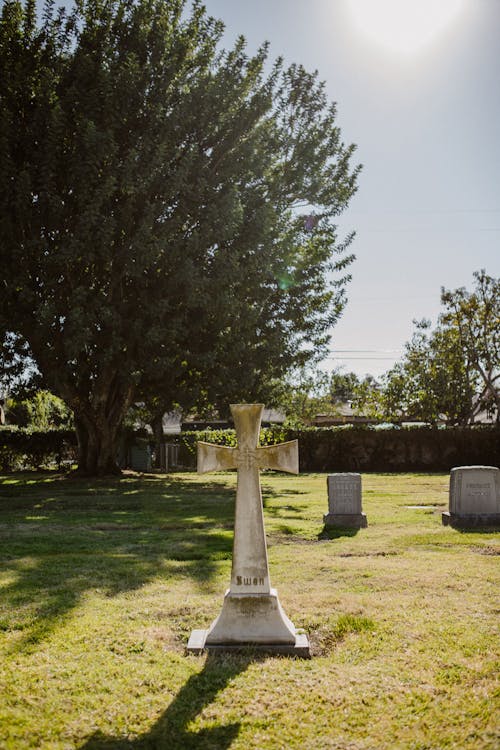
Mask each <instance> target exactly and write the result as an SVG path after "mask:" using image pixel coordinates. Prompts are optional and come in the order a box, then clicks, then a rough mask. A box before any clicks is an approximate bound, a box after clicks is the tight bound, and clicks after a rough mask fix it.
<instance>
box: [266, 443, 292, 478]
mask: <svg viewBox="0 0 500 750" xmlns="http://www.w3.org/2000/svg"><path fill="white" fill-rule="evenodd" d="M257 457H258V462H259V466H260V468H261V469H275V470H277V471H287V472H288V473H289V474H298V473H299V441H298V440H289V441H288V442H287V443H279V444H278V445H263V446H261V447H260V448H257Z"/></svg>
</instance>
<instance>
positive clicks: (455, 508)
mask: <svg viewBox="0 0 500 750" xmlns="http://www.w3.org/2000/svg"><path fill="white" fill-rule="evenodd" d="M442 522H443V524H444V525H445V526H448V525H451V526H457V527H468V526H499V525H500V469H498V468H497V467H496V466H457V467H455V468H454V469H452V470H451V472H450V492H449V509H448V511H446V512H445V513H443V515H442Z"/></svg>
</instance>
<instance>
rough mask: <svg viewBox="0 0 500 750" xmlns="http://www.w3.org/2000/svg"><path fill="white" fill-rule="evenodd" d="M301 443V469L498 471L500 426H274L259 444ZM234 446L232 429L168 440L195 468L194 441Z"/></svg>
mask: <svg viewBox="0 0 500 750" xmlns="http://www.w3.org/2000/svg"><path fill="white" fill-rule="evenodd" d="M295 438H297V439H298V440H299V459H300V470H301V471H321V472H323V471H330V472H337V471H340V472H342V471H356V472H358V471H381V472H393V471H394V472H404V471H408V472H411V471H449V470H450V469H452V468H453V467H454V466H470V465H485V466H499V467H500V429H499V428H498V427H490V426H478V427H460V428H459V427H453V428H446V429H440V428H431V427H418V428H416V427H407V428H400V429H398V428H392V429H384V430H382V429H374V428H370V427H358V426H356V427H354V426H351V425H345V426H341V427H311V428H305V429H302V430H291V429H284V428H282V427H275V428H273V427H271V428H266V429H263V430H261V439H260V442H261V445H266V444H267V445H272V444H274V443H279V442H282V441H286V440H293V439H295ZM198 440H204V441H206V442H211V443H217V444H219V445H232V446H234V445H236V435H235V432H234V430H204V431H200V432H185V433H182V435H179V436H175V438H174V437H172V438H169V442H176V443H178V444H179V445H180V450H179V463H180V464H182V465H183V466H185V467H190V468H194V467H195V466H196V442H197V441H198Z"/></svg>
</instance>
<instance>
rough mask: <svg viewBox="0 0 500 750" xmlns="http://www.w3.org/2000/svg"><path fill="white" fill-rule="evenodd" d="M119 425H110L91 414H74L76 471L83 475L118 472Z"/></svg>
mask: <svg viewBox="0 0 500 750" xmlns="http://www.w3.org/2000/svg"><path fill="white" fill-rule="evenodd" d="M120 427H121V423H120V424H119V425H114V426H111V425H109V424H107V423H106V422H103V421H102V420H96V419H95V418H93V415H89V414H82V415H79V416H78V417H77V416H76V415H75V429H76V437H77V442H78V473H79V474H83V475H85V476H104V475H106V474H115V475H116V474H120V473H121V470H120V467H119V465H118V458H119V456H118V452H119V428H120Z"/></svg>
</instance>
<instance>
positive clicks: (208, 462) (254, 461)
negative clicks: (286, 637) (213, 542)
mask: <svg viewBox="0 0 500 750" xmlns="http://www.w3.org/2000/svg"><path fill="white" fill-rule="evenodd" d="M263 408H264V406H263V404H233V405H231V413H232V415H233V418H234V425H235V428H236V436H237V439H238V447H237V448H229V447H227V446H220V445H213V444H212V443H204V442H199V443H198V473H199V474H203V473H205V472H207V471H221V470H224V469H237V470H238V484H237V490H236V508H235V518H234V541H233V563H232V571H231V583H230V588H229V591H230V592H231V593H232V594H269V593H270V591H271V583H270V580H269V566H268V561H267V546H266V536H265V531H264V515H263V512H262V494H261V489H260V478H259V469H276V470H278V471H287V472H290V473H292V474H298V471H299V456H298V442H297V440H290V441H289V442H287V443H280V444H279V445H268V446H262V447H259V444H258V443H259V432H260V422H261V418H262V410H263Z"/></svg>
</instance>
